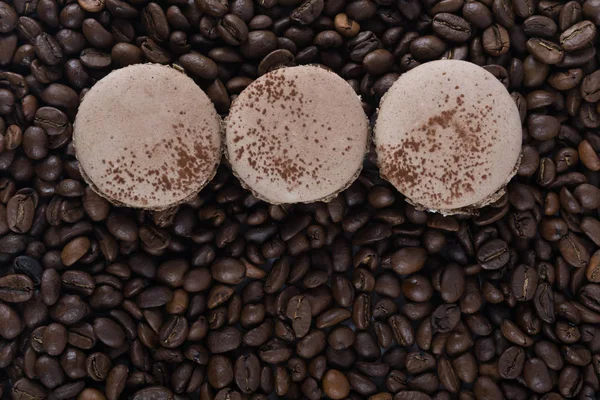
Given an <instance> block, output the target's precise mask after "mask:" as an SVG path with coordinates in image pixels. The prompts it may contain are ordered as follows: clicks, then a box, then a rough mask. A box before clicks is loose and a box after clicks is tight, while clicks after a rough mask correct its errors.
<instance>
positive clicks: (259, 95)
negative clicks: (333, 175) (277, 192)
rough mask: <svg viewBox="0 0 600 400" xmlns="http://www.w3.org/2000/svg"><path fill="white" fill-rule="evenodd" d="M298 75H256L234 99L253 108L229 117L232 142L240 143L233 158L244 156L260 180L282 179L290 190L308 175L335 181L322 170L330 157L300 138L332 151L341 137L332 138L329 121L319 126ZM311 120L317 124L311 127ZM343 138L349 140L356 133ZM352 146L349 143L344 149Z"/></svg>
mask: <svg viewBox="0 0 600 400" xmlns="http://www.w3.org/2000/svg"><path fill="white" fill-rule="evenodd" d="M296 79H298V76H287V75H285V74H284V72H283V70H278V71H274V72H273V73H270V74H269V75H268V76H264V77H263V78H262V79H261V80H260V81H256V82H255V83H253V84H252V85H250V86H249V87H248V88H247V89H246V91H245V93H244V94H245V95H247V97H245V98H238V100H237V103H236V104H235V106H236V107H240V108H244V107H245V108H246V109H247V111H248V112H247V113H233V112H232V113H231V114H230V120H229V122H228V124H229V126H230V128H228V129H231V131H232V132H233V135H232V139H231V140H232V143H234V144H237V145H238V147H237V148H236V150H235V151H233V154H232V157H233V159H234V161H244V162H245V163H247V164H248V165H249V166H250V167H251V168H252V169H254V170H256V174H255V175H256V177H254V178H253V179H255V180H256V181H257V182H258V181H262V180H268V181H270V182H279V181H283V182H285V186H286V189H287V190H288V191H293V190H294V189H296V188H298V187H300V186H304V185H305V183H306V181H307V180H312V182H314V183H316V184H321V183H323V181H326V182H330V180H329V179H328V178H327V177H324V176H323V175H324V174H322V173H321V172H322V171H321V170H323V169H326V168H328V167H327V166H326V164H325V163H324V161H325V160H320V159H319V158H318V157H313V155H312V154H311V155H307V154H306V150H305V149H306V145H304V144H299V142H301V141H302V142H307V141H310V142H312V143H314V144H315V145H317V147H318V148H320V149H325V148H326V146H328V145H331V146H332V147H330V148H329V150H330V151H331V152H335V150H334V149H335V145H336V143H340V142H339V141H337V140H331V141H329V140H328V137H327V134H326V133H330V134H332V135H335V134H336V132H335V129H334V127H332V126H331V125H330V124H329V123H328V122H324V123H323V124H321V125H320V127H315V126H314V124H315V123H316V122H317V121H316V120H315V119H314V118H312V116H311V113H310V107H311V103H312V100H311V99H307V98H306V96H305V95H304V94H303V93H301V92H300V91H299V90H298V87H297V84H296ZM278 109H281V110H285V111H286V114H287V115H286V120H285V121H282V120H280V115H281V111H280V110H278ZM249 121H254V124H252V123H249ZM311 121H312V122H311ZM307 123H308V124H312V125H313V126H310V125H308V127H307ZM249 125H250V126H249ZM313 129H314V131H313ZM274 132H277V134H274ZM338 134H339V132H338ZM340 140H342V141H343V142H348V141H351V138H340ZM242 141H243V143H240V142H242ZM349 148H350V146H347V147H345V151H348V149H349ZM343 155H345V152H342V156H343ZM325 175H326V174H325Z"/></svg>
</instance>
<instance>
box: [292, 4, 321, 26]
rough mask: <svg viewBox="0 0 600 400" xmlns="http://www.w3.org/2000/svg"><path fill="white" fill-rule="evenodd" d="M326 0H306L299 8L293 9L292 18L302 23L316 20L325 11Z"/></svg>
mask: <svg viewBox="0 0 600 400" xmlns="http://www.w3.org/2000/svg"><path fill="white" fill-rule="evenodd" d="M324 7H325V2H324V1H323V0H305V1H304V2H303V3H302V4H301V5H300V6H299V7H298V8H296V9H295V10H293V11H292V13H291V14H290V18H291V19H292V20H293V21H296V22H298V23H299V24H301V25H308V24H311V23H312V22H314V21H315V20H316V19H317V18H318V17H319V15H321V13H322V12H323V9H324Z"/></svg>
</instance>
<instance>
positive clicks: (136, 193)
mask: <svg viewBox="0 0 600 400" xmlns="http://www.w3.org/2000/svg"><path fill="white" fill-rule="evenodd" d="M73 141H74V144H75V150H76V156H77V159H78V160H79V164H80V167H81V171H82V173H83V175H84V177H85V179H86V181H87V182H88V183H89V184H90V186H91V187H92V188H93V189H94V190H95V191H96V192H98V193H99V194H100V195H102V196H104V197H106V198H107V199H109V200H110V201H111V202H113V203H115V204H118V205H125V206H129V207H139V208H145V209H152V210H160V209H165V208H168V207H171V206H173V205H176V204H178V203H181V202H183V201H186V200H187V199H189V198H190V197H192V196H193V195H195V194H197V193H198V191H200V190H201V189H202V188H203V187H204V186H205V185H206V184H207V183H208V182H209V181H210V180H211V178H212V177H213V176H214V174H215V172H216V168H217V167H218V165H219V162H220V159H221V155H222V149H221V119H220V117H219V115H218V114H217V112H216V111H215V108H214V106H213V104H212V102H211V100H210V99H209V98H208V96H207V95H206V94H205V93H204V92H203V91H202V89H200V87H198V86H197V85H196V83H195V82H194V81H193V80H192V79H190V78H189V77H187V76H186V75H185V74H183V73H181V72H179V71H177V70H175V69H173V68H171V67H168V66H163V65H159V64H137V65H132V66H129V67H126V68H122V69H118V70H115V71H113V72H111V73H110V74H108V75H107V76H106V77H105V78H103V79H101V80H100V81H99V82H98V83H96V84H95V85H94V86H93V87H92V89H91V90H90V91H89V92H88V93H87V94H86V95H85V97H84V99H83V101H82V103H81V105H80V107H79V111H78V113H77V117H76V120H75V130H74V133H73Z"/></svg>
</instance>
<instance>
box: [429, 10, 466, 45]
mask: <svg viewBox="0 0 600 400" xmlns="http://www.w3.org/2000/svg"><path fill="white" fill-rule="evenodd" d="M432 27H433V30H434V32H435V33H436V35H438V36H440V37H442V38H443V39H445V40H448V41H451V42H457V43H462V42H465V41H467V40H468V39H469V37H470V36H471V26H470V24H469V23H468V22H467V21H465V20H464V19H463V18H461V17H458V16H456V15H454V14H449V13H439V14H436V15H435V17H434V18H433V25H432Z"/></svg>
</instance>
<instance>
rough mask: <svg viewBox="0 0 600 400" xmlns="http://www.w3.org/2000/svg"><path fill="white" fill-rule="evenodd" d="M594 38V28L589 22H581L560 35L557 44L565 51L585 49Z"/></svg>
mask: <svg viewBox="0 0 600 400" xmlns="http://www.w3.org/2000/svg"><path fill="white" fill-rule="evenodd" d="M595 37H596V26H595V25H594V24H593V23H592V22H591V21H581V22H578V23H576V24H574V25H572V26H570V27H569V28H568V29H566V30H565V31H563V33H561V34H560V39H559V43H560V45H561V47H562V48H563V49H564V50H565V51H575V50H580V49H583V48H584V47H586V46H587V45H588V44H589V43H590V42H592V41H593V40H594V38H595Z"/></svg>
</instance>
